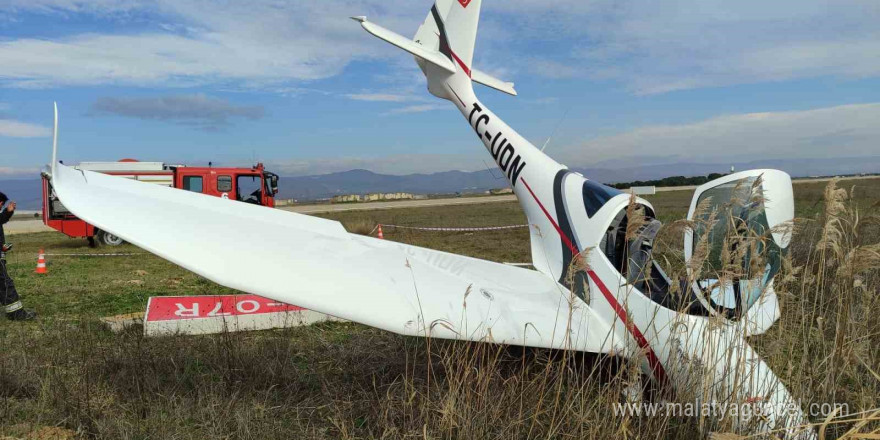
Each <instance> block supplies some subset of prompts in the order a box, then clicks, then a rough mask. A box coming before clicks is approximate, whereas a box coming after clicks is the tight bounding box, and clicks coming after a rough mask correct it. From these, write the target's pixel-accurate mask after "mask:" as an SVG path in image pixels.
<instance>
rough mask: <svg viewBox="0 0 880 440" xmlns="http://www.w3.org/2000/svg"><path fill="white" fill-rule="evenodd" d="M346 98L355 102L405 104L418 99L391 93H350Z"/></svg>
mask: <svg viewBox="0 0 880 440" xmlns="http://www.w3.org/2000/svg"><path fill="white" fill-rule="evenodd" d="M345 97H346V98H349V99H354V100H355V101H379V102H406V101H416V100H419V98H417V97H415V96H411V95H396V94H393V93H350V94H347V95H345Z"/></svg>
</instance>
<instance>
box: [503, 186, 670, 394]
mask: <svg viewBox="0 0 880 440" xmlns="http://www.w3.org/2000/svg"><path fill="white" fill-rule="evenodd" d="M520 180H521V181H522V183H523V185H525V187H526V189H527V190H528V191H529V194H531V195H532V198H533V199H535V202H536V203H537V204H538V207H540V208H541V211H544V215H545V216H547V220H550V223H551V224H552V225H553V227H554V228H556V232H558V233H559V236H560V237H561V238H562V241H563V242H564V243H565V245H566V246H568V248H569V249H570V250H571V253H572V255H575V256H576V255H578V254H580V252H579V251H578V249H577V246H575V245H574V244H573V243H572V242H571V239H570V238H569V237H568V236H566V235H565V234H564V233H563V232H562V229H561V228H560V227H559V225H558V224H557V223H556V220H553V216H551V215H550V213H549V212H547V208H545V207H544V204H543V203H541V200H539V199H538V196H536V195H535V192H534V191H532V187H530V186H529V184H528V182H526V180H525V179H520ZM587 274H588V275H589V276H590V279H591V280H593V282H594V283H596V286H598V287H599V291H600V292H602V296H604V297H605V299H606V300H607V301H608V304H610V305H611V308H612V309H614V312H615V313H617V317H618V318H620V320H621V321H623V323H624V325H625V326H626V328H627V330H629V333H630V334H631V335H632V336H633V339H635V340H636V343H638V344H639V347H642V349H643V350H645V356H646V357H647V358H648V365H650V366H651V370H652V371H653V372H654V375H655V376H656V377H657V380H658V381H660V382H661V383H665V382H666V370H664V369H663V364H661V363H660V359H659V358H658V357H657V354H656V353H654V350H653V349H652V348H651V344H649V343H648V339H647V338H645V335H644V334H643V333H642V331H641V330H639V328H638V327H636V325H635V323H633V322H632V321H630V319H629V316H628V315H627V313H626V309H624V308H623V306H621V305H620V303H619V302H617V298H615V297H614V295H612V294H611V291H610V290H608V287H606V286H605V283H603V282H602V279H601V278H599V276H598V275H596V272H593V271H592V270H587Z"/></svg>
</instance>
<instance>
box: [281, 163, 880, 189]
mask: <svg viewBox="0 0 880 440" xmlns="http://www.w3.org/2000/svg"><path fill="white" fill-rule="evenodd" d="M731 165H732V166H734V167H735V168H736V169H737V170H747V169H756V168H775V169H779V170H782V171H785V172H787V173H789V174H791V175H792V176H794V177H809V176H829V175H841V174H859V173H880V156H876V157H859V158H837V159H829V160H824V159H778V160H758V161H752V162H743V163H733V164H730V163H727V164H709V163H674V164H664V165H643V166H636V167H629V168H616V167H615V168H572V169H573V170H574V171H578V172H580V173H581V174H583V175H584V176H586V177H587V178H589V179H592V180H597V181H599V182H603V183H618V182H631V181H634V180H652V179H662V178H664V177H670V176H686V177H690V176H702V175H707V174H710V173H727V172H730V167H731ZM493 173H494V176H493V174H491V173H490V172H489V171H488V170H483V171H473V172H464V171H445V172H441V173H433V174H409V175H405V176H392V175H386V174H376V173H373V172H371V171H367V170H351V171H344V172H339V173H331V174H323V175H319V176H301V177H282V178H281V184H280V187H281V189H280V193H279V197H280V198H284V199H298V200H316V199H323V198H327V197H332V196H334V195H340V194H365V193H374V192H398V191H402V192H411V193H414V194H451V193H475V192H483V191H486V190H489V189H493V188H503V187H506V186H507V181H506V180H504V179H500V178H499V179H496V178H495V176H498V177H500V176H501V172H500V171H495V170H493Z"/></svg>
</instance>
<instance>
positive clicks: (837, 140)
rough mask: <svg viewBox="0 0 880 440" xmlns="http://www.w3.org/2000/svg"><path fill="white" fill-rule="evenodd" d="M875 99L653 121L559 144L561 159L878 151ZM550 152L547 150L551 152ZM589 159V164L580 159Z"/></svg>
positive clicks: (576, 162)
mask: <svg viewBox="0 0 880 440" xmlns="http://www.w3.org/2000/svg"><path fill="white" fill-rule="evenodd" d="M877 121H880V103H871V104H852V105H842V106H837V107H826V108H819V109H813V110H805V111H791V112H772V113H747V114H739V115H727V116H719V117H715V118H711V119H707V120H704V121H699V122H695V123H691V124H682V125H652V126H646V127H641V128H637V129H635V130H632V131H628V132H625V133H621V134H617V135H613V136H605V137H600V138H595V139H591V140H589V141H586V142H584V143H583V144H581V145H578V146H572V147H567V148H561V149H560V152H559V154H557V155H558V156H559V157H560V159H562V160H563V161H564V162H566V163H568V164H569V165H573V166H585V165H592V164H595V163H597V162H600V161H607V160H617V161H621V160H626V159H627V158H632V159H633V160H634V161H637V160H638V159H639V158H640V157H642V156H650V157H652V158H653V159H652V161H653V162H658V161H660V158H658V157H657V156H662V157H665V158H666V160H665V161H664V162H665V163H675V162H704V163H713V162H715V163H717V162H725V161H733V160H759V159H783V158H829V159H833V158H836V157H858V156H876V155H880V143H878V142H880V124H878V123H877ZM551 153H552V152H551ZM585 157H588V158H589V160H590V162H589V163H585V162H584V158H585Z"/></svg>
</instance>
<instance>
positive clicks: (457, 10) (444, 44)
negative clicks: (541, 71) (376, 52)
mask: <svg viewBox="0 0 880 440" xmlns="http://www.w3.org/2000/svg"><path fill="white" fill-rule="evenodd" d="M481 6H482V0H436V2H435V3H434V5H433V6H432V7H431V11H430V12H428V17H427V18H425V21H424V23H422V25H421V26H420V27H419V29H418V31H417V32H416V35H415V38H414V39H412V40H410V39H408V38H406V37H404V36H402V35H400V34H397V33H395V32H393V31H390V30H388V29H385V28H383V27H381V26H379V25H377V24H374V23H371V22H368V21H367V18H366V17H352V18H353V19H354V20H357V21H358V22H360V23H361V26H362V27H363V28H364V29H365V30H366V31H367V32H369V33H370V34H372V35H374V36H376V37H378V38H380V39H382V40H385V41H386V42H388V43H391V44H393V45H395V46H397V47H399V48H401V49H403V50H405V51H407V52H409V53H411V54H413V55H415V56H416V61H417V62H418V63H419V67H421V69H422V71H423V72H424V73H425V76H426V77H427V78H428V89H429V90H430V91H431V93H433V94H435V95H437V96H439V97H441V98H446V99H450V97H448V96H445V95H444V93H443V88H442V87H439V85H440V84H441V83H443V82H444V81H445V80H446V79H447V78H448V77H449V76H451V75H464V76H466V77H467V78H469V79H470V80H472V81H474V82H477V83H479V84H483V85H485V86H488V87H491V88H494V89H496V90H499V91H502V92H504V93H508V94H510V95H516V90H515V89H514V88H513V83H511V82H505V81H502V80H499V79H497V78H494V77H492V76H491V75H489V74H487V73H484V72H481V71H479V70H476V69H473V67H472V63H473V59H474V44H475V42H476V38H477V27H478V25H479V22H480V7H481Z"/></svg>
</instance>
